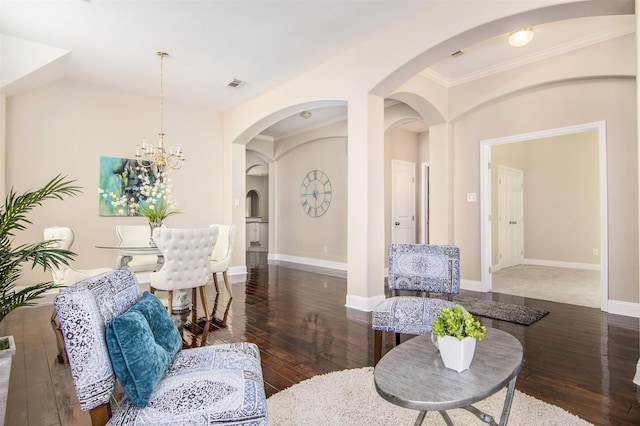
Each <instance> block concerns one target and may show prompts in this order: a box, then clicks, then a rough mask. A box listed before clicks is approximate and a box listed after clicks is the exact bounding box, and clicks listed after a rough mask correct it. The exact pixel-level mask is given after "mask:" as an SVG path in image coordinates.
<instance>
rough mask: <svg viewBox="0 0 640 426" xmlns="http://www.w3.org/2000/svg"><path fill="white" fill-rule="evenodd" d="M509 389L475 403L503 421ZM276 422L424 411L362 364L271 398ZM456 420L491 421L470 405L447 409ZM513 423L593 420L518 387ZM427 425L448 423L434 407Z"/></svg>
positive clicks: (344, 425)
mask: <svg viewBox="0 0 640 426" xmlns="http://www.w3.org/2000/svg"><path fill="white" fill-rule="evenodd" d="M505 392H506V391H505V390H502V391H500V392H498V393H497V394H495V395H493V396H491V397H489V398H488V399H486V400H484V401H480V402H478V403H476V404H474V406H475V407H477V408H479V409H481V410H483V411H484V412H485V413H488V414H490V415H493V416H494V418H495V420H496V422H499V421H500V414H501V413H502V404H503V402H504V397H505ZM267 409H268V415H269V425H270V426H296V425H322V426H326V425H332V426H333V425H336V426H338V425H339V426H365V425H366V426H370V425H385V426H388V425H412V424H413V423H414V422H415V420H416V418H417V417H418V411H415V410H410V409H406V408H401V407H398V406H396V405H394V404H391V403H390V402H387V401H386V400H384V399H383V398H382V397H381V396H379V395H378V393H377V392H376V390H375V385H374V383H373V368H372V367H365V368H357V369H351V370H343V371H337V372H333V373H328V374H324V375H320V376H315V377H312V378H311V379H308V380H305V381H303V382H301V383H298V384H296V385H294V386H292V387H290V388H289V389H285V390H283V391H280V392H278V393H276V394H274V395H272V396H271V397H269V398H268V399H267ZM447 413H448V414H449V416H450V417H451V419H452V420H453V422H454V424H456V425H486V423H484V422H482V421H480V420H479V419H478V418H477V417H476V416H474V415H473V414H471V413H469V412H468V411H466V410H462V409H456V410H450V411H447ZM508 423H509V424H510V425H517V426H529V425H530V426H542V425H562V426H583V425H590V424H591V423H588V422H586V421H584V420H582V419H580V418H579V417H577V416H574V415H573V414H571V413H569V412H567V411H565V410H563V409H562V408H560V407H556V406H555V405H551V404H547V403H545V402H542V401H540V400H537V399H535V398H533V397H530V396H528V395H525V394H524V393H522V392H519V391H516V393H515V396H514V399H513V404H512V406H511V415H510V416H509V422H508ZM423 424H424V425H444V424H446V423H445V422H444V420H443V419H442V417H441V416H440V414H439V413H437V412H429V413H428V414H427V417H426V418H425V421H424V423H423Z"/></svg>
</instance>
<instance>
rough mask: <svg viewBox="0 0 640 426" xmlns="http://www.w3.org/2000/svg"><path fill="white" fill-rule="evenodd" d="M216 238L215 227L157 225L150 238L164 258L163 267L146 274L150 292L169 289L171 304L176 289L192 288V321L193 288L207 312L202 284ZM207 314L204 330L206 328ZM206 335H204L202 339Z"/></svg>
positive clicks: (205, 280)
mask: <svg viewBox="0 0 640 426" xmlns="http://www.w3.org/2000/svg"><path fill="white" fill-rule="evenodd" d="M217 238H218V228H212V227H209V228H195V229H175V228H156V229H154V230H153V240H154V241H155V243H156V245H157V246H158V249H159V250H160V252H161V253H162V255H163V257H164V263H163V265H162V268H160V270H159V271H157V272H152V273H151V274H150V276H149V285H150V290H151V293H155V291H156V290H164V291H168V292H169V302H168V306H170V307H171V306H173V292H174V291H175V290H187V289H191V290H192V295H191V306H192V308H191V315H192V324H196V323H197V315H196V305H197V297H196V289H199V290H200V299H201V300H202V307H203V309H204V311H205V312H207V313H208V312H209V306H208V304H207V296H206V291H205V285H206V284H207V282H209V279H210V276H211V275H209V274H210V267H209V264H210V262H211V251H212V250H213V246H214V245H215V243H216V239H217ZM209 325H210V324H209V315H207V324H206V325H205V330H206V331H208V330H209ZM205 340H206V335H203V342H204V341H205Z"/></svg>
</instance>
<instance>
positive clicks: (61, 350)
mask: <svg viewBox="0 0 640 426" xmlns="http://www.w3.org/2000/svg"><path fill="white" fill-rule="evenodd" d="M51 328H53V333H54V334H55V335H56V345H57V346H58V362H59V363H60V364H66V363H67V350H66V348H65V346H64V338H63V336H62V330H61V329H60V321H59V320H58V313H57V312H56V310H55V309H54V310H53V312H52V313H51Z"/></svg>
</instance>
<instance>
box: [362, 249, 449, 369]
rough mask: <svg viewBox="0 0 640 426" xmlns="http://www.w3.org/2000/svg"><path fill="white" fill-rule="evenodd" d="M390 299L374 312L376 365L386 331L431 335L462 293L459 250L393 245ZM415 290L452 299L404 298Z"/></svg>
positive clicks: (422, 293) (397, 338)
mask: <svg viewBox="0 0 640 426" xmlns="http://www.w3.org/2000/svg"><path fill="white" fill-rule="evenodd" d="M388 281H389V290H390V291H391V292H392V293H393V297H389V298H387V299H385V300H384V301H383V302H381V303H380V304H379V305H378V306H376V307H375V308H374V309H373V313H372V328H373V330H374V354H373V362H374V365H376V364H377V363H378V361H379V360H380V358H381V356H382V332H385V331H386V332H391V333H395V335H396V345H398V344H399V343H400V334H401V333H402V334H413V335H420V334H428V333H430V332H431V324H432V323H433V320H434V319H435V318H436V317H437V316H438V314H439V313H440V310H441V309H442V308H444V307H454V306H458V305H457V304H456V303H454V302H452V301H451V300H452V298H453V295H454V294H457V293H459V292H460V250H459V249H458V247H454V246H446V245H425V244H392V245H391V246H390V247H389V280H388ZM400 291H413V292H419V293H421V296H424V295H425V294H426V295H427V296H428V295H429V293H443V294H445V295H447V298H448V300H442V299H438V298H430V297H421V296H400Z"/></svg>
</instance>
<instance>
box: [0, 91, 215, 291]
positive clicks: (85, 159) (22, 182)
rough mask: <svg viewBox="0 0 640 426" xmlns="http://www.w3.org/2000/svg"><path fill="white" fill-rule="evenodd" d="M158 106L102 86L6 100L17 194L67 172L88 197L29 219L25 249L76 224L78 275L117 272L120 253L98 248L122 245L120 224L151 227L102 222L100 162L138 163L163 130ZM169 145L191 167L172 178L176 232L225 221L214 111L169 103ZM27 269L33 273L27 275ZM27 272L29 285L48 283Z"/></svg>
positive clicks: (137, 220) (49, 205)
mask: <svg viewBox="0 0 640 426" xmlns="http://www.w3.org/2000/svg"><path fill="white" fill-rule="evenodd" d="M158 108H159V106H158V101H157V99H151V98H145V97H141V96H137V95H135V94H132V93H124V92H117V91H113V90H109V89H106V88H100V87H95V86H89V85H83V84H73V83H68V82H60V83H55V84H51V85H48V86H45V87H42V88H39V89H36V90H33V91H31V92H28V93H25V94H22V95H16V96H11V97H9V98H8V99H7V117H6V120H7V134H6V141H7V153H6V168H5V169H4V170H3V172H4V173H6V176H7V182H8V184H9V185H11V186H14V187H15V189H16V190H17V191H18V192H23V191H25V190H28V189H35V188H39V187H41V186H42V185H43V184H44V183H46V182H47V181H48V180H49V179H51V178H53V177H54V176H56V175H57V174H59V173H61V174H64V175H68V176H69V178H72V179H76V180H77V182H76V183H77V184H78V185H79V186H81V187H82V188H83V193H82V194H81V195H79V196H78V197H75V198H67V199H65V200H64V201H63V202H61V201H57V200H50V201H47V202H46V204H44V205H43V207H41V208H36V209H35V210H33V212H32V213H31V214H30V215H29V218H30V220H31V221H32V222H33V223H34V224H35V225H34V226H32V227H29V228H28V229H27V230H26V231H24V232H22V233H20V234H19V235H18V236H17V241H18V242H32V241H38V240H41V239H42V231H43V229H44V227H46V226H52V225H61V226H64V225H70V226H71V227H72V228H73V229H74V231H75V234H76V240H75V244H74V246H73V247H72V250H73V251H75V252H76V253H78V257H77V260H76V262H74V266H75V267H77V268H94V267H112V266H115V259H116V253H115V252H112V251H109V250H104V249H97V248H96V247H95V245H100V244H109V243H115V242H116V234H115V226H116V224H119V223H122V224H145V223H146V220H145V219H144V218H141V217H123V218H117V217H100V216H98V191H97V190H98V176H99V157H100V156H112V157H121V156H127V155H129V156H133V154H134V153H135V149H136V144H139V143H140V141H141V139H142V137H144V136H146V137H147V138H148V139H154V134H155V133H157V132H158V131H159V121H158V111H159V109H158ZM164 124H165V129H164V130H165V133H166V135H167V136H166V143H167V144H173V143H178V142H181V143H182V146H183V149H184V151H185V155H186V157H187V160H186V162H185V165H184V167H183V168H182V169H181V170H178V171H175V172H173V174H172V179H173V184H174V195H175V198H176V200H177V201H178V208H179V209H180V210H181V211H182V212H183V214H181V215H177V216H173V217H171V218H169V219H167V221H166V222H167V224H168V225H170V226H175V227H198V226H208V225H209V224H211V223H220V222H221V221H222V220H223V217H222V209H221V208H220V203H219V200H221V199H222V184H221V179H222V170H221V168H220V167H218V166H216V165H215V164H216V161H215V160H216V159H218V160H219V159H220V158H222V144H221V143H220V138H219V137H218V136H217V135H219V134H220V126H219V124H218V122H217V119H216V116H215V115H214V114H211V113H210V112H208V111H205V110H201V109H196V108H190V107H186V106H183V105H176V104H172V103H169V102H165V123H164ZM27 269H28V268H27ZM49 278H50V276H49V275H48V274H43V273H42V272H41V271H40V270H37V271H27V273H26V274H25V279H24V281H25V282H26V283H29V282H33V281H34V280H35V279H49Z"/></svg>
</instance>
